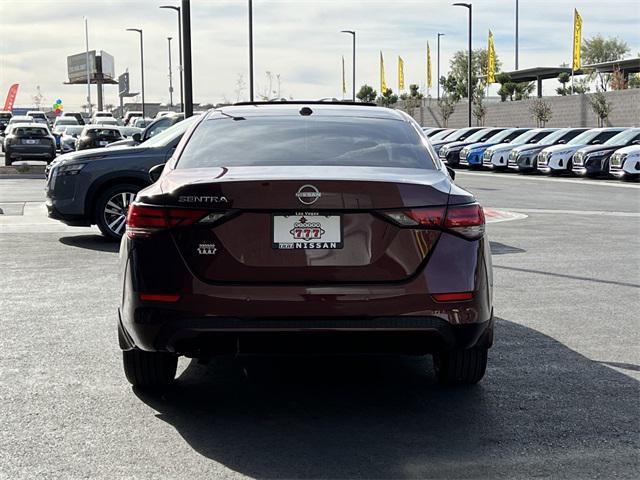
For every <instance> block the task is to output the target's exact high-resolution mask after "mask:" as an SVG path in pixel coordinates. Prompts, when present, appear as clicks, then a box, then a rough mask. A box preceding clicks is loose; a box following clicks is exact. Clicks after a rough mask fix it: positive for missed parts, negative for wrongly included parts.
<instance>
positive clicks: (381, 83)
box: [380, 52, 387, 95]
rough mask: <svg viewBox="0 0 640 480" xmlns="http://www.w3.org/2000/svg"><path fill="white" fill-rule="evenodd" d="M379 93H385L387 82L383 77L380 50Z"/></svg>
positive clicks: (382, 62)
mask: <svg viewBox="0 0 640 480" xmlns="http://www.w3.org/2000/svg"><path fill="white" fill-rule="evenodd" d="M380 93H382V94H383V95H384V94H385V93H387V82H386V81H385V79H384V59H383V58H382V52H380Z"/></svg>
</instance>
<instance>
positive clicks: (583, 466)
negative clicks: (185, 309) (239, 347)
mask: <svg viewBox="0 0 640 480" xmlns="http://www.w3.org/2000/svg"><path fill="white" fill-rule="evenodd" d="M457 182H458V183H459V184H460V185H462V186H464V187H466V188H468V189H470V190H471V191H472V192H473V193H474V194H476V196H477V197H478V198H479V200H480V201H481V202H482V203H483V204H484V205H485V206H486V207H493V208H498V209H504V210H509V211H515V212H520V213H524V214H525V215H526V218H522V219H519V220H514V221H507V222H502V223H492V224H490V225H489V226H488V230H489V235H490V238H491V242H492V251H493V262H494V268H495V270H494V274H495V279H494V280H495V313H496V316H497V318H498V320H497V331H496V341H495V346H494V348H493V349H492V350H491V351H490V354H489V367H488V371H487V375H486V377H485V378H484V380H483V381H482V382H481V383H480V384H479V385H477V386H475V387H472V388H462V389H456V388H443V387H440V386H438V385H437V384H436V382H435V380H434V376H433V371H432V363H431V359H430V358H408V357H374V358H363V357H339V358H330V359H327V358H294V359H279V360H277V359H264V358H251V359H232V358H223V359H220V360H219V361H215V362H213V363H211V364H208V365H201V364H198V363H197V362H196V361H190V360H188V359H181V361H180V367H179V368H180V371H179V378H178V380H177V382H176V385H175V387H174V388H173V389H172V390H170V391H168V392H166V393H164V394H161V395H149V394H145V393H142V392H139V391H136V390H134V389H132V388H131V387H130V386H129V385H128V383H127V382H126V380H125V377H124V374H123V372H122V366H121V358H120V352H119V350H118V344H117V336H116V307H117V305H118V299H119V286H118V278H119V276H118V271H117V255H118V254H117V249H118V246H117V245H115V244H113V243H109V242H106V241H104V240H103V239H102V238H101V237H100V236H99V234H98V231H97V229H95V228H71V227H64V226H62V225H60V224H58V223H57V222H53V221H48V220H47V219H46V218H45V217H44V210H43V207H42V201H43V197H42V188H43V184H44V180H43V179H40V178H25V177H23V176H17V177H16V176H11V177H9V176H5V177H0V208H2V207H4V208H10V212H9V213H7V214H4V215H0V271H1V275H0V292H2V294H1V295H0V313H1V315H0V347H1V350H0V351H1V352H2V353H1V354H0V382H1V385H0V405H1V407H2V421H1V422H0V478H11V479H14V478H48V479H49V478H109V479H112V478H194V479H196V478H246V477H254V478H303V479H311V478H362V479H364V478H380V479H382V478H531V477H547V478H562V479H569V478H575V479H587V478H637V473H638V471H639V466H640V455H639V452H640V449H639V447H640V445H639V444H640V442H639V439H640V421H639V413H640V408H639V407H640V403H639V401H638V400H639V399H640V388H639V387H640V385H639V381H640V349H639V345H640V341H639V340H640V338H639V334H638V326H639V321H638V310H639V308H638V307H639V306H640V268H639V267H640V248H639V247H640V235H639V233H640V188H639V186H638V185H630V184H625V183H622V182H615V181H610V182H608V181H604V182H603V181H581V180H577V181H576V180H571V179H550V178H546V177H523V176H520V175H509V174H492V173H475V172H463V171H461V172H459V173H458V177H457ZM16 204H22V205H23V206H22V207H21V208H17V207H15V205H16Z"/></svg>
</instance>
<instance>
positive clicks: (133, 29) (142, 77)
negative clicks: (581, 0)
mask: <svg viewBox="0 0 640 480" xmlns="http://www.w3.org/2000/svg"><path fill="white" fill-rule="evenodd" d="M127 32H138V33H139V34H140V82H141V84H142V85H141V91H142V118H146V115H145V108H144V46H143V43H142V29H141V28H127Z"/></svg>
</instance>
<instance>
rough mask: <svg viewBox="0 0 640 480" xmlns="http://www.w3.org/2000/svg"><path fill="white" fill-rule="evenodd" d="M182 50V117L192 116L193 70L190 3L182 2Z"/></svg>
mask: <svg viewBox="0 0 640 480" xmlns="http://www.w3.org/2000/svg"><path fill="white" fill-rule="evenodd" d="M182 36H183V38H182V50H183V51H184V64H183V67H184V68H183V70H182V74H183V75H184V117H185V118H189V117H190V116H192V115H193V70H192V68H191V67H192V65H191V3H189V0H182Z"/></svg>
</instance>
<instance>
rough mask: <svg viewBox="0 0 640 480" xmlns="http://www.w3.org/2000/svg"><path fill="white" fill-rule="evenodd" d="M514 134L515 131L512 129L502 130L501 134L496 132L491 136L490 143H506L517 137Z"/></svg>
mask: <svg viewBox="0 0 640 480" xmlns="http://www.w3.org/2000/svg"><path fill="white" fill-rule="evenodd" d="M516 132H517V130H515V129H513V128H507V129H506V130H502V131H501V132H498V133H496V134H495V135H494V136H492V137H491V141H492V142H496V143H503V142H505V143H508V142H509V140H512V139H513V138H515V136H516V135H517V133H516ZM521 133H522V132H521Z"/></svg>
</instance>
